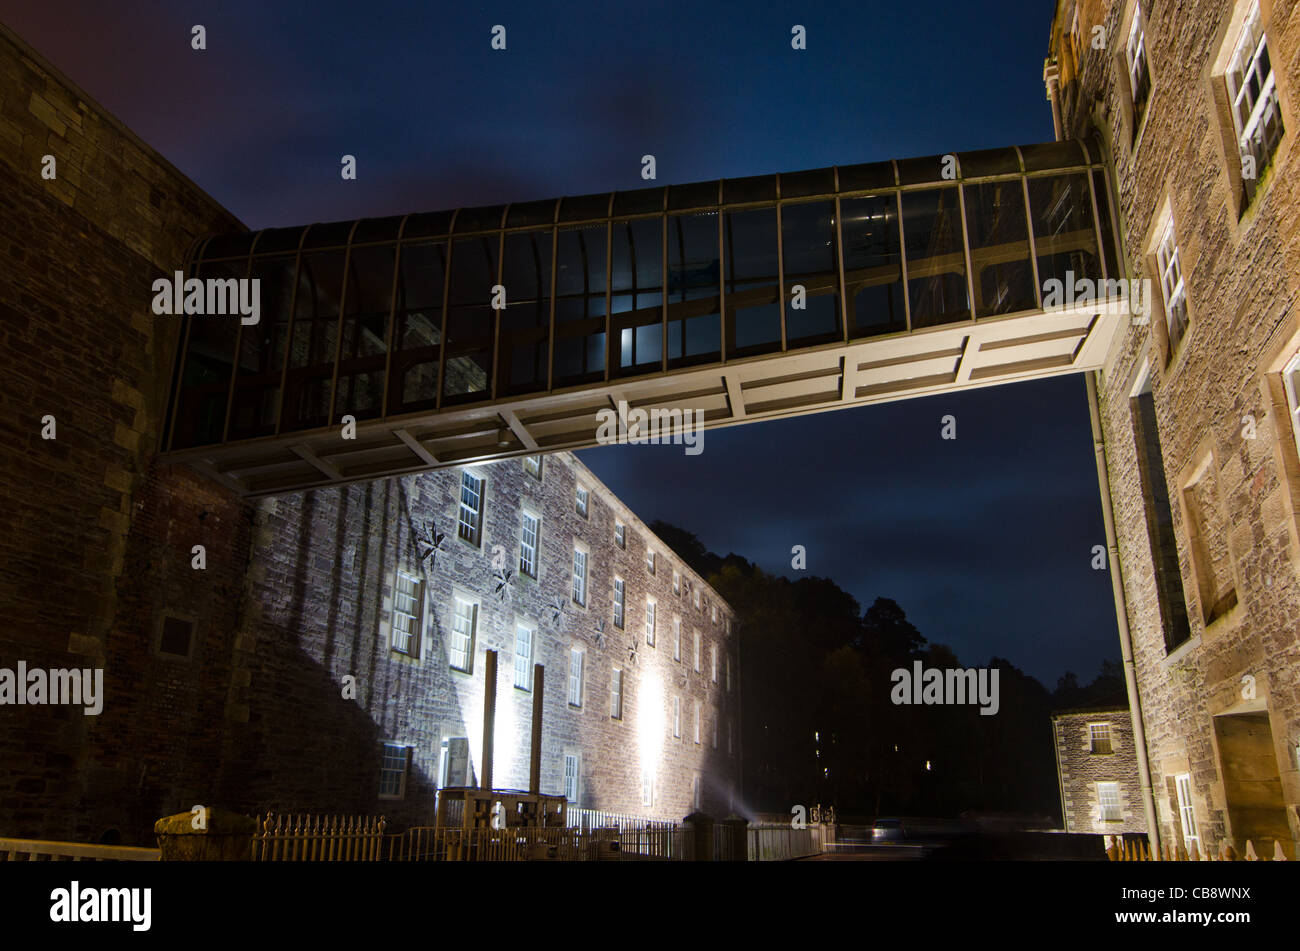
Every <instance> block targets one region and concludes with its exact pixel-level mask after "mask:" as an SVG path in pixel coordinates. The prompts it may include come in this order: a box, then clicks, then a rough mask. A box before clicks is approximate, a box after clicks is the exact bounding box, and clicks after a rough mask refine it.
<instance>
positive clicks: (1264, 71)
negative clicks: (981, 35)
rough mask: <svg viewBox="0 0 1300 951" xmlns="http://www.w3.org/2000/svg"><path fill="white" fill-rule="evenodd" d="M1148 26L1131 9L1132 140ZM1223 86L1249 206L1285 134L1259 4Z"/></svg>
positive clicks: (1143, 89) (1147, 94) (1139, 113)
mask: <svg viewBox="0 0 1300 951" xmlns="http://www.w3.org/2000/svg"><path fill="white" fill-rule="evenodd" d="M1146 31H1147V21H1146V16H1145V14H1144V13H1143V10H1142V4H1141V3H1140V2H1135V3H1134V4H1133V16H1132V20H1131V21H1130V23H1129V30H1128V37H1127V41H1126V43H1125V47H1124V62H1125V66H1126V67H1127V74H1128V85H1129V96H1130V100H1131V102H1132V106H1133V131H1134V135H1135V136H1136V134H1137V130H1138V129H1139V128H1141V124H1142V119H1143V117H1144V116H1145V114H1146V108H1147V104H1148V103H1149V102H1150V99H1151V67H1150V64H1149V62H1148V58H1147V36H1146ZM1072 42H1073V45H1074V47H1075V50H1076V62H1079V61H1080V57H1081V55H1082V48H1083V44H1082V34H1081V32H1080V31H1079V19H1078V9H1077V4H1076V10H1075V20H1074V25H1073V27H1072ZM1222 82H1223V83H1224V89H1225V92H1226V94H1227V101H1228V105H1229V111H1230V112H1231V114H1232V122H1233V131H1234V132H1235V133H1236V140H1237V147H1238V150H1239V151H1240V153H1241V160H1242V186H1243V190H1244V192H1245V197H1246V200H1247V202H1249V201H1250V199H1252V198H1253V197H1254V193H1255V184H1256V182H1257V181H1258V180H1259V177H1260V176H1261V175H1263V172H1264V169H1265V168H1266V167H1267V166H1268V164H1269V162H1270V161H1271V160H1272V158H1273V154H1274V153H1275V152H1276V151H1277V147H1278V143H1279V142H1280V141H1281V140H1282V134H1283V132H1284V131H1285V130H1284V129H1283V128H1282V110H1281V107H1280V105H1279V103H1278V94H1277V81H1276V79H1275V77H1274V74H1273V64H1272V61H1271V59H1270V57H1269V52H1268V37H1267V36H1266V35H1265V32H1264V28H1263V22H1262V20H1261V17H1260V8H1259V0H1253V2H1251V4H1250V7H1249V9H1248V10H1247V11H1246V16H1245V19H1244V21H1243V22H1242V25H1241V28H1240V29H1239V30H1238V31H1237V33H1236V34H1235V36H1234V37H1233V38H1232V53H1231V56H1230V57H1229V59H1228V66H1227V70H1226V72H1225V73H1224V74H1223V77H1222Z"/></svg>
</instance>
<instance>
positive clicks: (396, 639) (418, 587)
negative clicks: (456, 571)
mask: <svg viewBox="0 0 1300 951" xmlns="http://www.w3.org/2000/svg"><path fill="white" fill-rule="evenodd" d="M392 626H393V637H392V643H393V650H395V651H397V652H398V653H399V654H406V655H407V656H408V657H419V656H420V642H421V640H422V639H423V631H424V581H423V580H422V579H421V578H420V577H419V576H418V575H413V574H409V573H407V572H405V571H398V572H397V574H396V576H395V577H394V579H393V625H392Z"/></svg>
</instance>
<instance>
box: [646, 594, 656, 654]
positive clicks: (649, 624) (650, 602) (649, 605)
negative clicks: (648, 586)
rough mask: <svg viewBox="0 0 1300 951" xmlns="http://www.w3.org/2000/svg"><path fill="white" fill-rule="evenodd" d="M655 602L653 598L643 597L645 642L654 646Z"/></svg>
mask: <svg viewBox="0 0 1300 951" xmlns="http://www.w3.org/2000/svg"><path fill="white" fill-rule="evenodd" d="M656 607H657V605H656V604H655V600H654V598H646V599H645V642H646V643H647V644H649V645H650V646H651V647H654V646H655V609H656Z"/></svg>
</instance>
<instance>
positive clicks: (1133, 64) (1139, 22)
mask: <svg viewBox="0 0 1300 951" xmlns="http://www.w3.org/2000/svg"><path fill="white" fill-rule="evenodd" d="M1146 30H1147V26H1146V17H1144V16H1143V15H1142V5H1141V4H1139V3H1135V4H1133V22H1132V23H1131V24H1130V25H1129V28H1128V43H1127V44H1126V45H1125V47H1124V62H1125V63H1126V64H1127V66H1128V83H1129V89H1130V90H1131V91H1132V93H1133V123H1134V125H1135V126H1136V125H1137V123H1139V122H1141V121H1142V113H1143V112H1145V111H1146V107H1147V100H1149V99H1150V98H1151V67H1150V65H1149V64H1148V63H1147V36H1146Z"/></svg>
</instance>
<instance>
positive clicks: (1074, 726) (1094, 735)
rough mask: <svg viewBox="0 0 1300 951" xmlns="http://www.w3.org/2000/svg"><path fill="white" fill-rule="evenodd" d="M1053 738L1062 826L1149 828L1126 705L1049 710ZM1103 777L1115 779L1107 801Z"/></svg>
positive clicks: (1108, 831) (1114, 831) (1106, 830)
mask: <svg viewBox="0 0 1300 951" xmlns="http://www.w3.org/2000/svg"><path fill="white" fill-rule="evenodd" d="M1052 738H1053V740H1054V741H1055V744H1056V772H1057V776H1058V777H1059V779H1060V782H1061V815H1062V816H1064V817H1065V831H1066V832H1093V833H1098V834H1104V835H1118V834H1120V833H1125V832H1145V831H1146V830H1147V823H1146V815H1145V814H1144V813H1143V810H1142V789H1141V784H1140V783H1139V781H1138V767H1137V752H1136V749H1135V747H1134V746H1133V723H1132V719H1131V718H1130V716H1129V710H1128V707H1100V708H1097V709H1095V710H1068V711H1061V712H1060V713H1056V714H1053V715H1052ZM1105 783H1111V784H1113V786H1112V787H1111V790H1113V792H1114V799H1113V800H1112V801H1111V802H1107V801H1105V800H1106V798H1107V796H1108V795H1109V791H1108V790H1105V789H1103V788H1101V785H1100V784H1105ZM1107 806H1109V807H1110V809H1111V811H1109V812H1108V811H1107V808H1105V807H1107Z"/></svg>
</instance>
